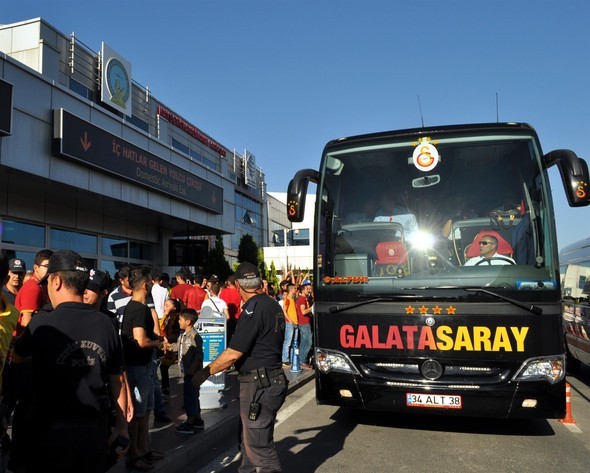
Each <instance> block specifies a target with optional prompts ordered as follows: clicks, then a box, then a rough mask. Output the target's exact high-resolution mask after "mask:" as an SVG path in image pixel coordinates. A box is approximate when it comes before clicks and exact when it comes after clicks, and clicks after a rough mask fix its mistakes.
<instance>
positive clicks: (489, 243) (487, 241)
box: [465, 235, 516, 266]
mask: <svg viewBox="0 0 590 473" xmlns="http://www.w3.org/2000/svg"><path fill="white" fill-rule="evenodd" d="M478 245H479V252H480V256H476V257H475V258H471V259H469V260H467V262H466V263H465V266H476V265H478V263H480V264H479V265H478V266H482V265H487V264H491V265H501V264H516V261H514V260H513V259H512V258H509V257H508V256H504V255H501V254H499V253H498V252H497V250H498V239H497V238H496V237H495V236H493V235H483V236H482V237H481V239H480V240H479V242H478Z"/></svg>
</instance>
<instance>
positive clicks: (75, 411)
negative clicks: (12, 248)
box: [12, 250, 128, 473]
mask: <svg viewBox="0 0 590 473" xmlns="http://www.w3.org/2000/svg"><path fill="white" fill-rule="evenodd" d="M87 282H88V268H87V267H86V263H85V262H84V260H83V259H82V257H81V256H80V255H78V254H77V253H75V252H73V251H67V250H64V251H57V252H55V253H53V255H52V256H51V258H49V262H48V268H47V274H46V275H45V277H43V278H42V279H41V280H40V281H39V284H44V285H46V286H47V293H48V295H49V299H50V300H51V304H52V306H53V307H54V310H53V311H52V312H50V313H48V312H43V311H42V312H39V313H38V314H37V315H36V316H35V317H34V318H33V319H32V320H31V322H30V323H29V325H27V327H26V328H25V330H24V332H23V334H22V336H21V337H19V338H18V339H17V340H16V341H15V344H14V351H13V354H12V362H14V363H19V362H23V361H24V360H25V359H26V358H28V357H29V356H31V357H32V369H33V408H34V415H33V429H34V432H33V435H34V438H33V446H34V449H33V450H31V452H30V453H31V455H30V456H29V457H28V458H27V459H26V460H27V462H28V465H27V471H44V472H60V473H67V472H76V473H78V472H92V473H102V472H103V471H105V470H106V460H107V455H108V450H109V442H114V441H115V440H117V439H118V438H119V437H122V438H124V439H126V438H127V437H128V432H127V422H126V420H125V416H124V412H125V411H126V410H127V393H126V390H125V387H124V385H122V384H121V381H120V377H119V376H120V374H121V372H122V351H121V344H120V340H119V336H118V335H117V332H116V330H115V328H114V326H113V324H112V323H111V321H110V320H109V318H108V317H107V316H106V315H105V314H102V313H100V312H98V311H96V310H95V309H93V308H92V307H90V306H88V305H86V304H84V303H83V301H82V295H83V293H84V289H85V288H86V284H87ZM107 382H108V386H109V387H110V390H111V396H112V398H113V399H115V400H116V405H115V406H114V407H115V412H116V421H115V428H114V430H113V432H112V433H111V432H110V431H109V422H108V420H109V417H108V416H109V413H110V405H109V398H110V396H109V395H108V392H107ZM123 453H124V452H123Z"/></svg>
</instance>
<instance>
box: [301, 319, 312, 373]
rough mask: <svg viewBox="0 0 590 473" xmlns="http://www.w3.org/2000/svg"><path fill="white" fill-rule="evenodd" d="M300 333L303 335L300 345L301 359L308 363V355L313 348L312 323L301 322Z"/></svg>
mask: <svg viewBox="0 0 590 473" xmlns="http://www.w3.org/2000/svg"><path fill="white" fill-rule="evenodd" d="M299 334H300V335H301V346H300V347H299V356H300V360H301V363H307V357H308V356H309V350H310V348H311V324H299Z"/></svg>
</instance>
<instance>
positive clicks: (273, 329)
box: [229, 294, 285, 371]
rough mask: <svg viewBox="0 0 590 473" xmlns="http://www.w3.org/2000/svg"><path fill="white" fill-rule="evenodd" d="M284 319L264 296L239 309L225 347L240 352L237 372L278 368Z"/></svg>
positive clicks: (255, 297) (276, 303) (278, 307)
mask: <svg viewBox="0 0 590 473" xmlns="http://www.w3.org/2000/svg"><path fill="white" fill-rule="evenodd" d="M284 337H285V318H284V315H283V311H282V309H281V306H280V305H279V304H278V302H277V301H275V300H274V299H272V298H270V297H269V296H267V295H266V294H257V295H256V296H254V297H252V298H251V299H249V300H248V302H246V303H245V304H244V306H243V307H242V313H241V315H240V318H239V319H238V324H237V327H236V332H235V333H234V335H233V337H232V339H231V342H230V344H229V347H230V348H232V349H234V350H237V351H239V352H242V353H244V356H243V357H242V358H240V359H239V360H238V361H237V362H236V364H235V365H236V369H237V370H238V371H252V370H254V369H257V368H269V369H273V368H280V367H281V363H282V361H281V352H282V349H283V339H284Z"/></svg>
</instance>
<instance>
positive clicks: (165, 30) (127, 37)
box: [0, 0, 590, 247]
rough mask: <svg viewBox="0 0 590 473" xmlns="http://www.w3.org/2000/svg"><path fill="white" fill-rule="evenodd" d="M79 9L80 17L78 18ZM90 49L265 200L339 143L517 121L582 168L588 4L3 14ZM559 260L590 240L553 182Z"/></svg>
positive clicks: (209, 3)
mask: <svg viewBox="0 0 590 473" xmlns="http://www.w3.org/2000/svg"><path fill="white" fill-rule="evenodd" d="M91 5H92V6H91ZM34 17H42V18H44V19H45V20H47V21H48V22H49V23H51V24H52V25H54V26H55V27H57V28H58V29H59V30H61V31H62V32H63V33H66V34H69V33H71V32H75V33H76V36H77V37H78V38H79V39H80V40H81V41H83V42H84V43H85V44H86V45H88V46H89V47H90V48H91V49H93V50H95V51H98V50H99V49H100V46H101V41H105V42H106V43H108V44H109V46H111V47H112V48H114V49H115V50H117V51H118V52H119V53H120V54H122V55H123V56H124V57H125V58H126V59H127V60H128V61H130V62H131V63H132V67H133V78H134V79H135V80H136V81H137V82H139V83H140V84H142V85H147V86H149V88H150V90H151V91H152V93H153V95H154V96H156V97H157V98H158V99H159V100H162V101H163V102H164V103H166V104H167V105H169V106H170V107H171V108H172V109H173V110H174V111H175V112H177V113H179V114H181V115H182V116H184V117H185V118H186V119H187V120H189V121H191V122H192V123H193V124H195V125H196V126H198V127H199V128H201V129H202V130H203V131H205V132H206V133H208V134H209V135H210V136H211V137H213V138H214V139H216V140H217V141H219V142H221V143H222V144H223V145H225V146H226V147H228V148H230V149H233V148H235V149H236V150H238V151H240V152H243V150H244V148H247V149H248V150H249V151H251V152H252V153H254V154H255V155H256V158H257V164H258V165H259V166H260V167H261V168H262V169H263V170H264V172H265V174H266V181H267V184H268V190H269V191H279V192H284V191H285V190H286V187H287V184H288V182H289V180H290V179H291V177H292V176H293V174H294V173H295V172H296V171H297V170H298V169H300V168H304V167H312V168H317V166H318V162H319V157H320V154H321V151H322V148H323V146H324V144H325V143H326V142H327V141H329V140H331V139H333V138H337V137H340V136H347V135H353V134H359V133H366V132H372V131H383V130H388V129H396V128H408V127H415V126H420V114H419V108H418V101H417V96H418V95H419V96H420V101H421V104H422V111H423V115H424V122H425V124H426V125H440V124H455V123H468V122H488V121H492V122H493V121H496V93H497V94H498V96H499V119H500V121H523V122H528V123H530V124H531V125H533V126H534V127H535V128H536V129H537V132H538V133H539V135H540V138H541V143H542V146H543V150H544V151H545V152H548V151H550V150H552V149H558V148H570V149H573V150H574V151H575V152H576V153H578V155H580V156H582V157H585V158H586V159H587V161H590V141H589V140H590V133H589V132H590V116H589V113H590V112H589V111H590V47H589V46H590V39H589V36H588V25H589V23H588V21H589V18H590V1H589V0H566V1H557V0H550V1H549V0H518V1H515V0H506V1H499V0H495V1H494V0H487V1H484V0H465V1H453V0H446V1H441V0H436V1H435V0H433V1H426V0H424V1H420V0H413V1H402V0H399V1H395V0H357V1H350V0H292V1H281V0H225V1H223V0H186V1H179V0H167V1H162V0H158V1H154V0H118V1H112V0H103V1H101V2H94V3H89V2H86V1H83V0H82V1H80V0H77V1H66V0H61V1H59V0H54V1H52V0H34V1H33V0H18V1H16V0H2V5H1V7H0V23H12V22H16V21H22V20H25V19H30V18H34ZM550 174H551V178H552V179H551V181H552V189H553V196H554V201H555V205H556V213H557V227H558V237H559V243H560V247H563V246H564V245H566V244H569V243H572V242H574V241H576V240H578V239H581V238H582V237H586V236H590V208H588V207H586V208H582V209H571V208H569V207H568V205H567V202H566V199H565V196H564V193H563V188H562V186H561V183H560V182H559V180H558V178H557V177H558V173H557V172H556V171H555V170H552V171H551V172H550Z"/></svg>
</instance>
